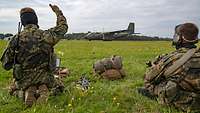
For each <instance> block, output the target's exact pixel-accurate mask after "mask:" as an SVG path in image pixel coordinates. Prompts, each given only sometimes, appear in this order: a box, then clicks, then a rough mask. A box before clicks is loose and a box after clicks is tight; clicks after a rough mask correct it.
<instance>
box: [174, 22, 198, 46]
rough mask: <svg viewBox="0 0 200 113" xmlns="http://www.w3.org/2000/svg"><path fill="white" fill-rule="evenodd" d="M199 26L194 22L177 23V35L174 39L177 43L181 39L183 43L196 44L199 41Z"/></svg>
mask: <svg viewBox="0 0 200 113" xmlns="http://www.w3.org/2000/svg"><path fill="white" fill-rule="evenodd" d="M198 33H199V30H198V27H197V26H196V25H195V24H193V23H184V24H180V25H177V26H176V27H175V35H174V38H173V41H174V42H175V43H177V42H178V41H181V42H182V43H191V44H195V43H197V42H198Z"/></svg>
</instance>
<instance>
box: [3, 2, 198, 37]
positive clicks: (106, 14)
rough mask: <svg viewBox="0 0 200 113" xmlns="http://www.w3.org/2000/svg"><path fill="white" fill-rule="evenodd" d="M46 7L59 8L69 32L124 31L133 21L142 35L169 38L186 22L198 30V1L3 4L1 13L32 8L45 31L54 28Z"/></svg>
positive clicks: (51, 16)
mask: <svg viewBox="0 0 200 113" xmlns="http://www.w3.org/2000/svg"><path fill="white" fill-rule="evenodd" d="M49 3H52V4H58V5H59V6H60V7H61V9H62V10H63V12H64V14H65V15H66V16H67V18H68V23H69V25H70V29H69V31H70V32H87V31H89V30H90V31H102V29H103V28H104V30H105V31H111V30H118V29H124V28H126V27H127V25H128V23H129V22H131V21H132V22H135V23H136V31H138V32H141V33H143V34H145V35H152V36H154V35H158V36H163V37H166V36H167V37H171V35H172V33H173V30H174V26H175V25H176V24H180V23H182V22H188V21H189V22H194V23H196V24H197V25H198V26H200V23H199V19H200V17H199V12H200V8H199V4H200V1H199V0H189V1H188V0H145V1H144V0H143V1H141V0H121V1H119V0H18V1H16V0H2V1H0V9H6V8H13V10H19V8H21V7H24V6H31V7H33V8H34V9H36V11H37V14H38V16H39V19H40V21H39V22H40V25H41V26H43V27H42V28H44V29H47V28H49V27H51V26H53V25H55V15H54V14H53V13H52V12H51V10H50V8H49V7H48V4H49ZM8 4H10V5H9V6H8ZM6 6H8V7H6ZM0 17H1V15H0ZM4 17H5V16H4ZM11 17H12V16H11ZM5 18H6V17H5ZM13 18H14V17H13ZM15 19H16V18H15ZM15 19H13V20H15ZM0 22H2V21H1V20H0Z"/></svg>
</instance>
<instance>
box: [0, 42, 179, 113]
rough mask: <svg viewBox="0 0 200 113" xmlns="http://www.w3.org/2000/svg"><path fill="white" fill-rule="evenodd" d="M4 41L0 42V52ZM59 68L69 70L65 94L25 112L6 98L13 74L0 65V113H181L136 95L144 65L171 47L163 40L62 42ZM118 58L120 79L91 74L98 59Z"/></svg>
mask: <svg viewBox="0 0 200 113" xmlns="http://www.w3.org/2000/svg"><path fill="white" fill-rule="evenodd" d="M6 44H7V42H6V41H1V42H0V53H2V52H3V49H4V48H5V47H6ZM55 50H56V53H57V54H58V55H59V56H60V57H61V59H62V66H66V67H68V68H69V69H70V70H71V74H70V76H69V77H67V78H65V80H64V82H65V86H66V88H65V89H66V91H65V93H63V94H61V95H59V96H57V97H50V99H49V101H48V104H46V105H36V106H33V107H32V108H29V109H25V107H24V105H23V103H22V102H21V101H20V100H19V99H16V98H15V97H11V96H9V95H8V86H9V83H10V81H11V77H12V72H11V71H8V72H7V71H5V70H3V68H2V67H1V66H0V113H180V112H179V111H177V110H176V109H174V108H172V107H166V106H162V105H159V104H158V103H157V102H156V101H153V100H150V99H148V98H146V97H143V96H141V95H140V94H138V93H137V90H136V89H137V88H138V87H141V86H142V85H143V75H144V73H145V70H146V65H145V62H147V61H148V60H151V59H153V58H154V57H156V56H157V55H159V54H164V53H168V52H170V51H172V50H174V48H172V47H171V42H167V41H166V42H165V41H146V42H145V41H138V42H137V41H131V42H129V41H108V42H103V41H61V42H60V43H59V44H58V45H57V46H56V47H55ZM111 55H121V56H122V57H123V61H124V68H125V70H126V71H127V76H126V77H125V78H124V79H122V80H116V81H108V80H102V79H99V78H98V77H94V76H93V75H92V64H93V63H94V62H95V61H96V60H97V59H102V58H104V57H109V56H111ZM82 74H86V76H87V77H88V78H89V79H90V80H91V83H90V88H89V90H88V91H87V92H82V91H81V90H80V89H79V88H77V87H76V85H75V81H77V80H78V79H79V78H80V77H81V75H82Z"/></svg>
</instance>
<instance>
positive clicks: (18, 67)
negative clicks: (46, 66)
mask: <svg viewBox="0 0 200 113" xmlns="http://www.w3.org/2000/svg"><path fill="white" fill-rule="evenodd" d="M13 77H14V78H15V79H16V80H19V79H21V78H22V67H21V65H20V64H15V66H14V69H13Z"/></svg>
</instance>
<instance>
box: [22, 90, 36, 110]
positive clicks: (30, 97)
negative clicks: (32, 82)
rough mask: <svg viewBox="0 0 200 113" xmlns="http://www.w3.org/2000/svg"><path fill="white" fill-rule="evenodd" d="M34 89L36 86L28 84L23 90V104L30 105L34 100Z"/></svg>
mask: <svg viewBox="0 0 200 113" xmlns="http://www.w3.org/2000/svg"><path fill="white" fill-rule="evenodd" d="M36 90H37V87H36V86H30V87H29V88H28V89H26V90H25V104H26V105H27V106H28V107H31V106H32V105H33V104H34V103H35V102H36V98H35V94H36Z"/></svg>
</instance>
